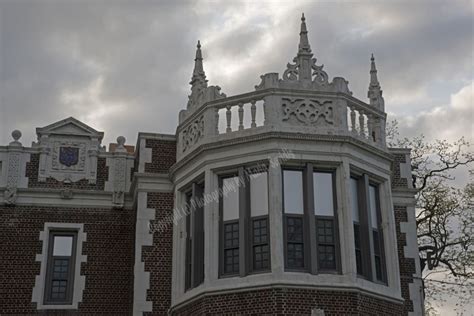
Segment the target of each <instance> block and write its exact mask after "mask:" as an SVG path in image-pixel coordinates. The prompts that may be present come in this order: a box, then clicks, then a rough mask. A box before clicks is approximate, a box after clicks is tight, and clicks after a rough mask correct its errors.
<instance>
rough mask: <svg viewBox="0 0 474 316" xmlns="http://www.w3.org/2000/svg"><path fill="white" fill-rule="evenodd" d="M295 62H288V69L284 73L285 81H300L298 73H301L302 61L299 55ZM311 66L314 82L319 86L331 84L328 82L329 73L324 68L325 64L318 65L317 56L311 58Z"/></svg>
mask: <svg viewBox="0 0 474 316" xmlns="http://www.w3.org/2000/svg"><path fill="white" fill-rule="evenodd" d="M293 62H294V64H291V63H288V64H287V65H286V70H285V72H284V73H283V81H290V82H296V81H298V75H299V74H300V71H301V67H303V66H302V65H300V61H299V59H298V57H295V58H294V59H293ZM310 63H311V64H310V65H309V66H310V67H311V70H313V72H312V74H311V76H312V77H314V78H313V83H314V84H315V85H317V86H321V85H327V84H329V82H328V74H327V73H326V72H325V71H324V70H323V67H324V65H321V66H317V65H316V58H311V61H310Z"/></svg>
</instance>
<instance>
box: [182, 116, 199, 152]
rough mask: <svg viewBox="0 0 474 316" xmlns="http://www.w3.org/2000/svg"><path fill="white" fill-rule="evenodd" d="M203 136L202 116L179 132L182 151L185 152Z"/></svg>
mask: <svg viewBox="0 0 474 316" xmlns="http://www.w3.org/2000/svg"><path fill="white" fill-rule="evenodd" d="M203 136H204V116H200V117H199V118H197V119H196V120H195V121H193V122H192V123H191V124H189V125H188V127H186V128H185V129H184V130H183V131H182V132H181V142H182V149H183V152H185V151H186V150H187V149H188V148H189V147H191V146H193V145H194V144H196V143H197V142H198V141H199V140H200V139H201V138H202V137H203Z"/></svg>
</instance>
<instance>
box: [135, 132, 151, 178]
mask: <svg viewBox="0 0 474 316" xmlns="http://www.w3.org/2000/svg"><path fill="white" fill-rule="evenodd" d="M138 152H139V156H138V170H134V171H135V172H145V164H146V163H150V162H151V154H152V150H151V148H147V147H146V138H140V148H139V149H138Z"/></svg>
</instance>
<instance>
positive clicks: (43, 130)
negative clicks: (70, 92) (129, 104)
mask: <svg viewBox="0 0 474 316" xmlns="http://www.w3.org/2000/svg"><path fill="white" fill-rule="evenodd" d="M36 134H37V135H38V139H41V137H43V136H47V137H49V136H50V135H61V136H82V137H88V138H90V139H96V140H98V141H101V140H102V138H103V137H104V133H103V132H99V131H97V130H95V129H93V128H92V127H90V126H88V125H86V124H84V123H82V122H81V121H79V120H77V119H75V118H73V117H68V118H66V119H64V120H61V121H58V122H56V123H53V124H50V125H47V126H45V127H38V128H37V129H36Z"/></svg>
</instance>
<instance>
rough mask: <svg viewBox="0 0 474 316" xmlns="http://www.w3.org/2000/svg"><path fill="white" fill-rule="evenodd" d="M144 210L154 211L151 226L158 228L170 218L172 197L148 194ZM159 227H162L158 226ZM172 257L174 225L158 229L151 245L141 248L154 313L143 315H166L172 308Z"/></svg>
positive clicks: (155, 193)
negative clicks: (148, 274)
mask: <svg viewBox="0 0 474 316" xmlns="http://www.w3.org/2000/svg"><path fill="white" fill-rule="evenodd" d="M147 194H148V199H147V201H148V202H147V204H148V205H147V207H148V208H154V209H156V216H155V220H154V221H152V222H151V224H152V225H158V224H159V221H160V220H164V219H166V218H168V217H169V216H172V214H173V211H172V210H173V203H174V202H173V200H174V199H173V193H159V192H154V193H147ZM160 227H162V226H160ZM172 256H173V225H169V226H165V227H163V229H157V230H156V231H155V232H154V234H153V245H152V246H144V247H143V250H142V260H143V262H144V263H145V271H147V272H150V289H149V290H148V293H147V300H148V301H151V302H153V312H152V313H144V314H145V315H166V314H167V313H168V309H169V308H170V305H171V273H172Z"/></svg>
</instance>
